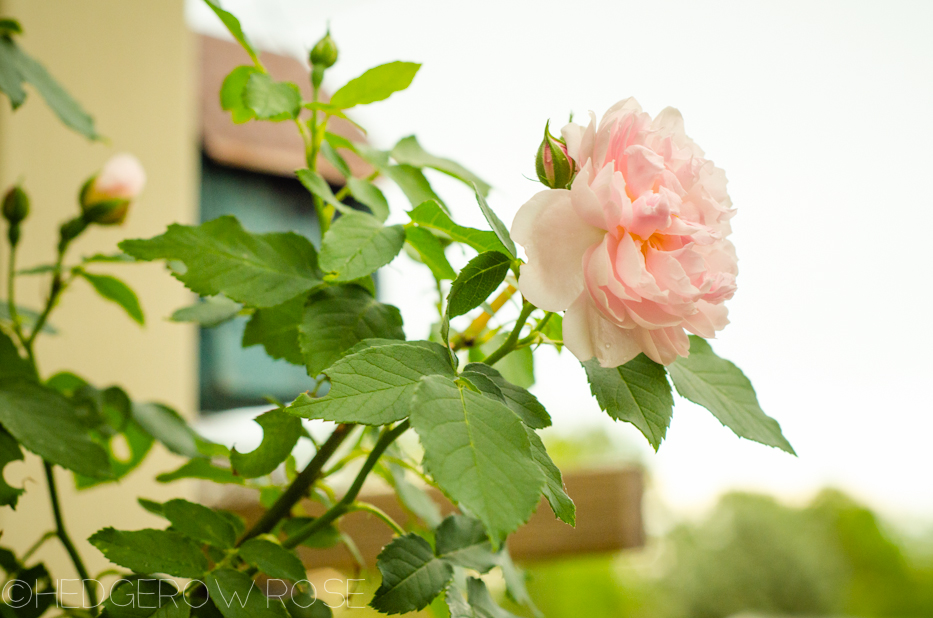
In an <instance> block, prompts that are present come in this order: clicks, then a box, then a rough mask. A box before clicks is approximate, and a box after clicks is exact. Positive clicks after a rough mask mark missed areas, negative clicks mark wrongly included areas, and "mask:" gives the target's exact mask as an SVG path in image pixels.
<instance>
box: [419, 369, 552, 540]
mask: <svg viewBox="0 0 933 618" xmlns="http://www.w3.org/2000/svg"><path fill="white" fill-rule="evenodd" d="M411 424H412V427H414V428H415V431H417V432H418V436H419V437H420V439H421V444H422V446H423V447H424V466H425V468H426V469H427V470H428V471H429V472H430V473H431V476H433V477H434V479H435V480H436V481H437V482H438V484H439V485H440V486H441V488H442V489H443V490H444V491H445V492H446V493H447V494H448V495H449V496H451V498H453V499H454V500H456V501H457V503H459V504H462V505H463V506H465V507H466V508H467V509H469V510H470V512H471V513H472V514H473V515H475V516H476V517H478V518H479V519H480V520H481V521H482V522H483V524H484V525H485V527H486V530H487V531H488V532H489V535H490V538H491V540H492V542H493V546H494V547H498V545H499V544H500V543H501V541H502V540H503V539H504V538H505V536H506V535H507V534H509V533H510V532H512V531H513V530H515V529H516V528H518V527H519V526H520V525H521V524H523V523H524V522H526V521H528V518H529V517H530V516H531V514H532V513H533V512H534V509H535V506H537V504H538V499H539V496H540V494H541V488H542V486H543V485H544V476H543V475H542V474H541V470H540V469H539V468H538V466H537V465H536V463H535V461H534V459H533V458H532V454H531V446H530V444H529V442H528V435H527V434H526V433H525V428H524V425H523V424H522V422H521V420H519V418H518V416H516V414H515V413H514V412H512V411H511V410H510V409H509V408H508V407H507V406H506V405H505V404H503V403H499V402H498V401H496V400H494V399H491V398H489V397H486V396H484V395H481V394H480V393H476V392H474V391H472V390H470V389H469V388H466V387H465V386H464V384H463V383H462V382H459V383H458V382H454V381H453V380H451V379H450V378H448V377H444V376H428V377H425V378H423V379H422V380H421V383H420V384H419V385H418V387H417V389H416V390H415V394H414V397H413V399H412V403H411Z"/></svg>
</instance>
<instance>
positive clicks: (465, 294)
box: [447, 251, 512, 318]
mask: <svg viewBox="0 0 933 618" xmlns="http://www.w3.org/2000/svg"><path fill="white" fill-rule="evenodd" d="M511 263H512V261H511V260H510V259H509V256H507V255H505V254H504V253H500V252H498V251H487V252H485V253H480V254H479V255H477V256H476V257H475V258H473V259H472V260H470V261H469V262H468V263H467V265H466V266H464V267H463V270H461V271H460V274H459V275H457V278H456V279H454V282H453V285H451V286H450V294H449V295H448V296H447V314H448V315H449V316H450V317H452V318H455V317H457V316H458V315H463V314H465V313H469V312H470V311H472V310H473V309H476V308H477V307H479V306H480V305H481V304H483V303H484V302H485V301H486V299H487V298H489V295H490V294H492V293H493V292H495V291H496V288H498V287H499V285H500V284H501V283H502V282H503V281H504V280H505V276H506V275H507V274H508V272H509V265H510V264H511Z"/></svg>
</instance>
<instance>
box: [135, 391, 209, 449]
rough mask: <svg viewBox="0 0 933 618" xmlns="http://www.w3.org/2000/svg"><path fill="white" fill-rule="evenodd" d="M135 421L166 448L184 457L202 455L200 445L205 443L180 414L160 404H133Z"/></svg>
mask: <svg viewBox="0 0 933 618" xmlns="http://www.w3.org/2000/svg"><path fill="white" fill-rule="evenodd" d="M132 415H133V420H135V421H136V422H137V423H139V425H140V426H141V427H142V428H143V429H145V430H146V432H147V433H149V435H150V436H152V437H153V438H155V439H156V440H158V441H159V442H161V443H162V444H163V445H164V446H165V448H167V449H168V450H170V451H172V452H173V453H177V454H178V455H183V456H184V457H199V456H201V455H202V453H201V450H200V448H199V443H201V442H205V440H204V438H202V437H201V436H199V435H198V434H197V433H196V432H195V431H194V430H193V429H192V428H191V427H190V426H189V425H188V423H187V422H185V419H183V418H182V417H181V416H180V415H179V414H178V412H176V411H175V410H173V409H171V408H169V407H168V406H165V405H162V404H160V403H151V402H147V403H133V407H132Z"/></svg>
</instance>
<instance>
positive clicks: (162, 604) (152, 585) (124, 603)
mask: <svg viewBox="0 0 933 618" xmlns="http://www.w3.org/2000/svg"><path fill="white" fill-rule="evenodd" d="M177 593H178V588H176V587H175V585H174V584H173V583H172V582H170V581H168V580H164V579H157V578H154V577H146V576H136V575H130V576H129V577H126V578H123V579H120V580H117V582H116V583H115V584H114V586H113V588H112V589H111V590H110V595H109V596H108V597H107V598H106V599H105V600H104V602H103V607H104V611H103V613H102V614H101V615H102V616H106V617H107V618H147V617H148V616H158V617H159V618H176V617H177V618H184V616H186V615H187V614H184V613H182V614H178V613H172V614H167V613H166V612H167V611H168V609H169V608H175V607H176V604H177V607H178V608H179V610H180V609H181V608H182V607H189V605H188V603H187V601H186V600H185V599H184V597H178V596H177ZM163 608H164V609H165V610H166V612H161V613H160V610H162V609H163ZM189 609H190V607H189Z"/></svg>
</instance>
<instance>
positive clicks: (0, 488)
mask: <svg viewBox="0 0 933 618" xmlns="http://www.w3.org/2000/svg"><path fill="white" fill-rule="evenodd" d="M14 461H23V451H22V449H20V448H19V444H17V442H16V440H15V439H14V438H13V436H11V435H10V434H9V433H7V432H6V430H5V429H4V428H3V427H0V506H9V507H12V508H14V509H15V508H16V503H17V501H19V497H20V495H21V494H22V493H23V492H24V491H26V490H25V489H23V488H22V487H13V486H12V485H10V484H9V483H7V482H6V479H5V478H3V470H4V468H6V466H7V464H9V463H12V462H14Z"/></svg>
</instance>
